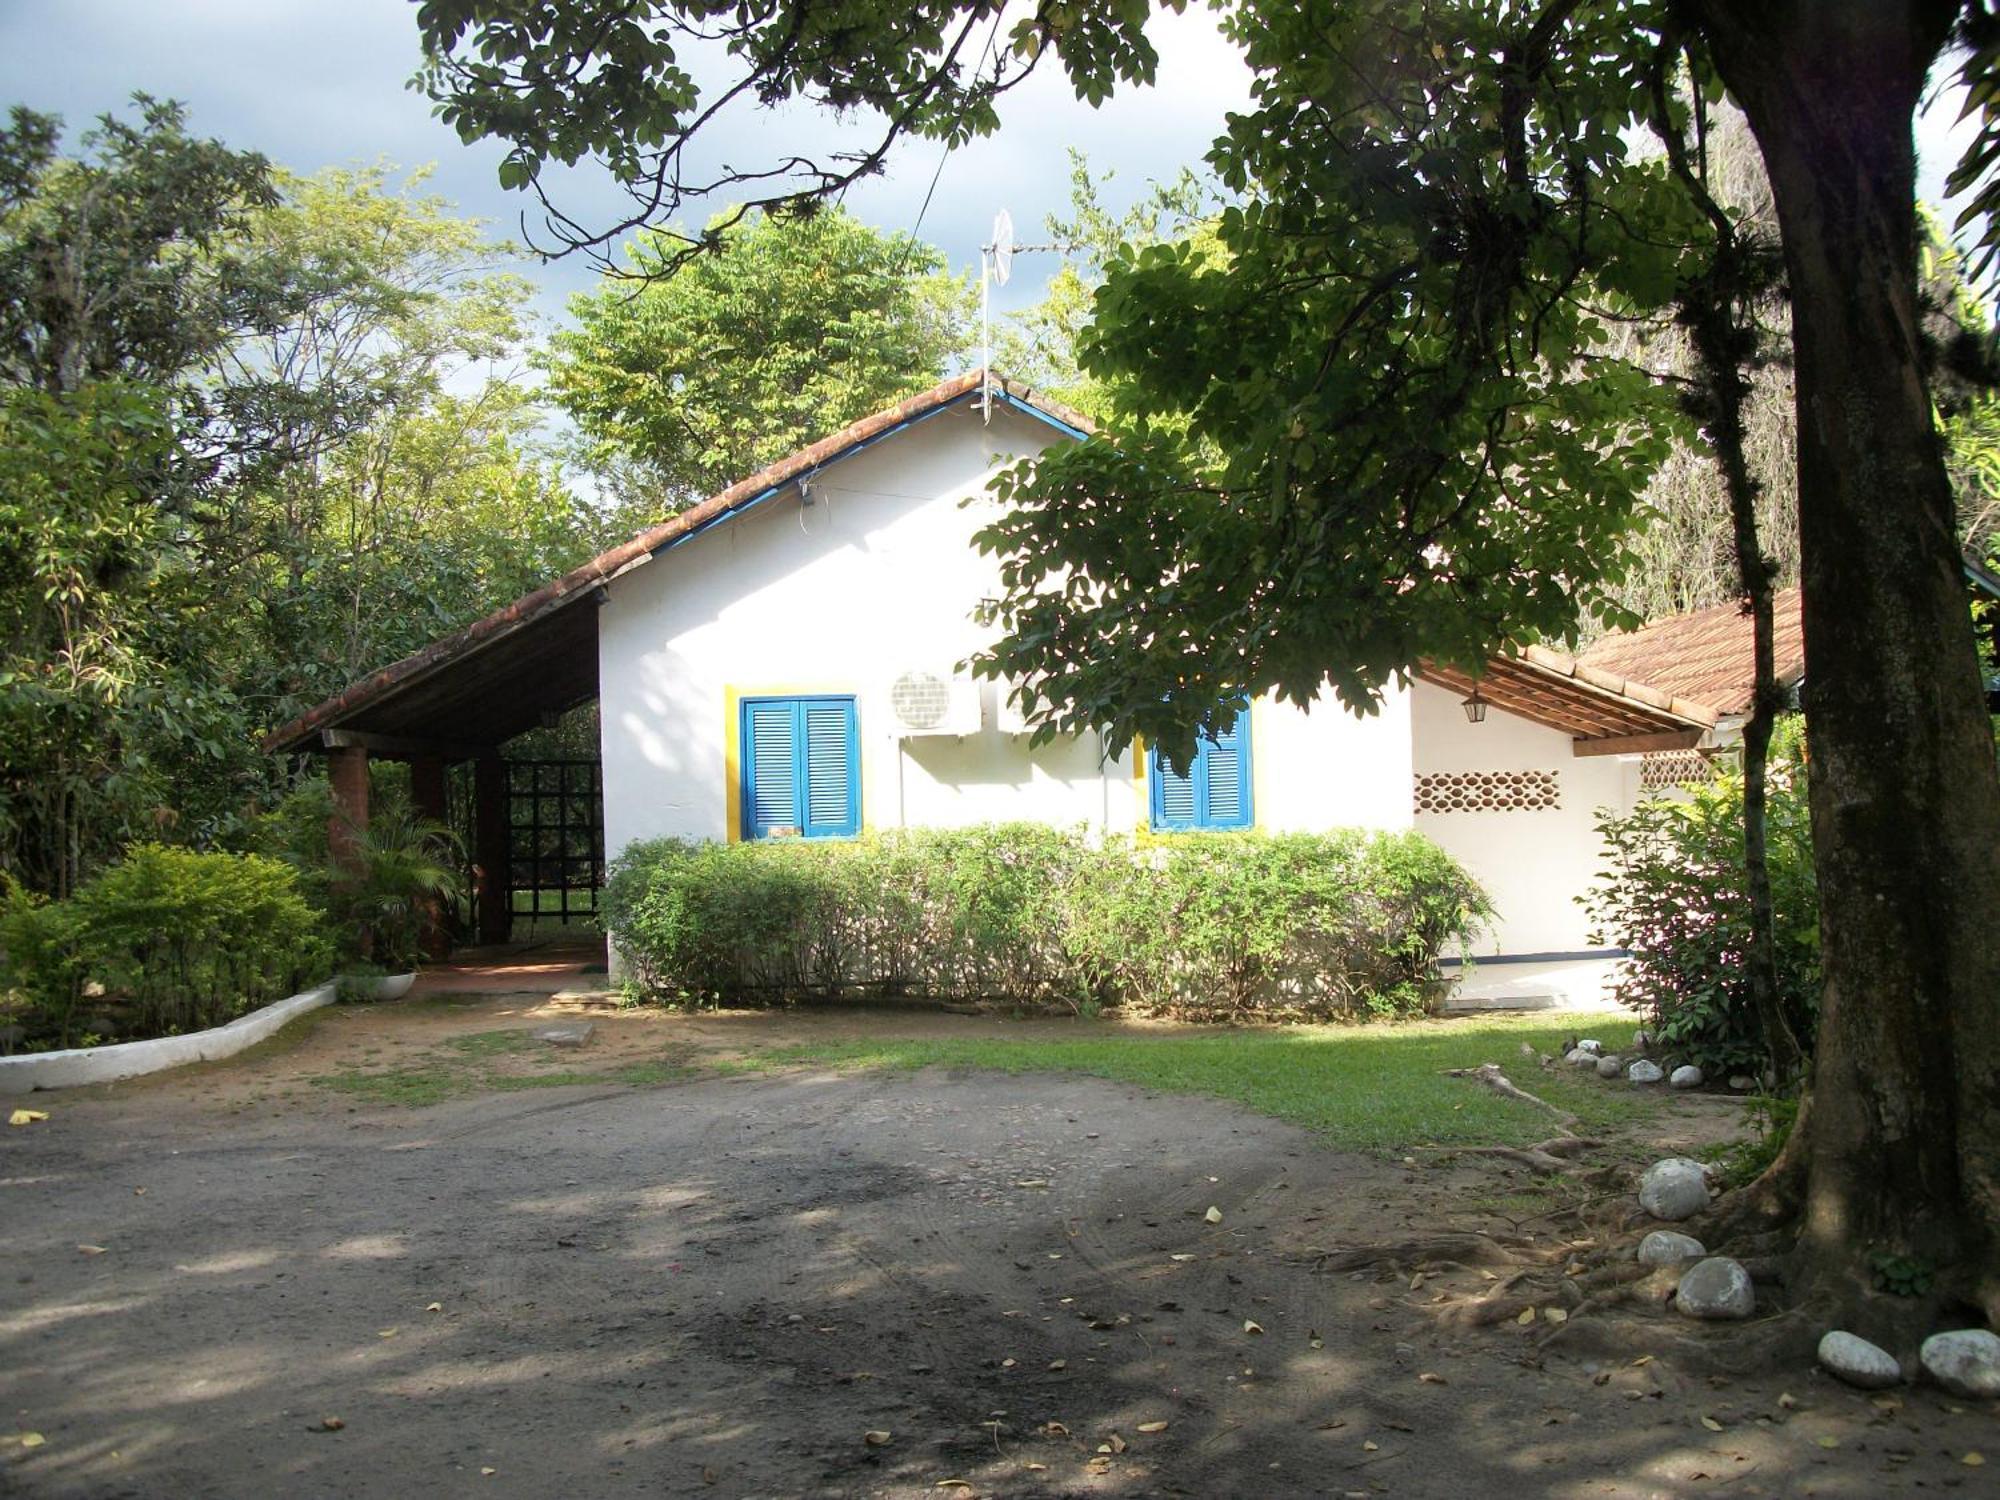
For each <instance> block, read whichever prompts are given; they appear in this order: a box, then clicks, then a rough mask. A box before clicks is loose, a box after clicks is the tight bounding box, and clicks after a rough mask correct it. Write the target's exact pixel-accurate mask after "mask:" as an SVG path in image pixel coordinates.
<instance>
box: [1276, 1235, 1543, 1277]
mask: <svg viewBox="0 0 2000 1500" xmlns="http://www.w3.org/2000/svg"><path fill="white" fill-rule="evenodd" d="M1536 1252H1539V1253H1536ZM1547 1262H1548V1251H1547V1249H1546V1247H1543V1246H1532V1247H1531V1246H1528V1245H1527V1244H1526V1243H1525V1242H1523V1243H1521V1244H1520V1245H1518V1246H1516V1245H1508V1244H1505V1243H1503V1242H1502V1241H1500V1240H1498V1239H1496V1238H1495V1237H1494V1236H1492V1235H1490V1234H1478V1233H1463V1234H1434V1235H1425V1236H1422V1237H1420V1238H1417V1239H1409V1240H1394V1241H1391V1242H1389V1243H1388V1244H1381V1245H1355V1246H1353V1247H1352V1248H1350V1249H1347V1250H1322V1251H1319V1252H1318V1253H1317V1254H1315V1255H1314V1257H1313V1269H1315V1270H1317V1271H1331V1272H1338V1271H1363V1270H1371V1269H1373V1268H1375V1267H1377V1266H1394V1267H1396V1268H1398V1269H1402V1268H1405V1267H1407V1268H1409V1269H1412V1270H1417V1269H1422V1268H1423V1267H1425V1266H1428V1265H1438V1264H1449V1263H1456V1264H1458V1265H1461V1266H1479V1265H1488V1266H1519V1265H1523V1264H1526V1265H1529V1266H1537V1265H1544V1264H1547Z"/></svg>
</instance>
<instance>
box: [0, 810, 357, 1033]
mask: <svg viewBox="0 0 2000 1500" xmlns="http://www.w3.org/2000/svg"><path fill="white" fill-rule="evenodd" d="M329 963H330V950H329V948H328V945H327V942H326V938H325V935H324V933H323V932H322V930H321V921H320V917H319V915H318V913H316V912H315V911H314V910H313V909H312V908H311V907H310V906H308V905H307V903H306V902H305V900H304V899H303V898H302V897H301V896H300V895H299V892H298V889H297V877H296V876H295V874H294V872H293V871H292V870H291V868H290V867H289V866H287V865H284V864H281V863H280V862H278V861H277V860H274V859H266V858H264V857H262V856H259V855H254V854H204V853H198V852H196V851H194V850H191V849H172V848H167V847H164V846H162V845H159V844H138V845H134V846H133V847H132V848H131V849H129V850H128V851H127V852H126V854H125V857H124V859H122V860H121V861H119V863H117V864H115V865H113V866H111V867H110V868H109V869H107V870H105V871H104V872H103V873H102V874H100V875H98V876H97V877H96V878H95V879H93V880H91V881H90V882H88V883H87V884H85V885H83V886H80V887H79V888H78V889H77V891H76V894H75V895H73V896H71V897H70V898H69V899H68V900H65V901H39V900H36V899H34V898H32V897H29V896H27V895H25V894H23V893H21V892H18V891H16V892H13V893H10V895H9V896H8V899H7V903H6V907H5V911H4V914H0V988H4V991H5V1000H6V1006H7V1010H8V1012H9V1013H10V1014H11V1015H13V1016H15V1017H17V1018H18V1019H17V1020H16V1021H15V1022H14V1023H13V1024H16V1025H19V1026H20V1027H21V1029H22V1031H23V1032H24V1033H25V1036H24V1038H23V1040H24V1042H25V1044H26V1045H28V1046H30V1047H34V1046H57V1047H61V1046H74V1045H79V1044H82V1043H85V1042H89V1041H93V1040H107V1039H110V1038H107V1037H105V1036H102V1035H93V1034H87V1033H94V1032H95V1027H94V1026H93V1027H89V1028H88V1029H86V1026H85V1023H86V1022H88V1021H90V1020H92V1019H93V1018H95V1017H97V1016H99V1015H108V1016H112V1017H115V1018H116V1022H117V1024H116V1027H115V1031H116V1037H117V1039H120V1040H128V1039H132V1038H138V1037H153V1036H173V1035H177V1034H179V1033H181V1032H186V1031H198V1030H201V1029H203V1028H204V1027H209V1026H217V1025H220V1024H222V1023H223V1022H225V1021H230V1020H233V1019H235V1018H236V1017H237V1016H240V1015H242V1014H244V1013H245V1012H247V1011H250V1010H254V1009H256V1008H257V1007H258V1006H260V1005H266V1004H269V1003H270V1002H271V1001H273V1000H280V999H283V998H284V997H285V996H286V995H289V994H292V993H294V992H295V991H297V990H299V989H301V988H303V987H304V986H306V985H308V984H313V983H316V982H318V981H319V980H321V979H324V978H325V977H326V973H327V969H328V966H329Z"/></svg>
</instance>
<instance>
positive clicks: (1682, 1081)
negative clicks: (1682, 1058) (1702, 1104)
mask: <svg viewBox="0 0 2000 1500" xmlns="http://www.w3.org/2000/svg"><path fill="white" fill-rule="evenodd" d="M1702 1077H1703V1075H1702V1071H1701V1069H1700V1068H1697V1067H1696V1066H1695V1065H1694V1064H1693V1063H1682V1064H1681V1065H1680V1066H1679V1067H1678V1068H1675V1069H1674V1071H1673V1074H1672V1076H1670V1077H1669V1078H1668V1079H1667V1082H1668V1083H1669V1084H1671V1085H1672V1086H1673V1087H1674V1088H1677V1089H1698V1088H1700V1087H1701V1085H1702Z"/></svg>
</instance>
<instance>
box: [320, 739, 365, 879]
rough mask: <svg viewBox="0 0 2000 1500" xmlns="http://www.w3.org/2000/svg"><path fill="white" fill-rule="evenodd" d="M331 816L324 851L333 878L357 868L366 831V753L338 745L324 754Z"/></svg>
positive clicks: (353, 747) (327, 821) (352, 871)
mask: <svg viewBox="0 0 2000 1500" xmlns="http://www.w3.org/2000/svg"><path fill="white" fill-rule="evenodd" d="M326 779H327V783H328V785H329V786H331V787H332V789H333V816H332V817H330V818H328V819H327V820H326V848H327V853H328V854H329V855H330V856H331V858H332V863H333V868H334V871H335V873H336V877H337V876H338V875H339V874H340V873H341V872H345V873H347V874H353V873H354V872H355V871H356V870H357V869H358V868H359V867H360V861H361V856H360V845H361V835H363V834H364V833H366V832H367V831H368V752H367V751H366V750H363V749H360V748H358V747H357V746H353V745H342V746H340V747H339V748H337V749H333V750H329V751H327V753H326Z"/></svg>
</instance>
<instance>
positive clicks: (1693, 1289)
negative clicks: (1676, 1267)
mask: <svg viewBox="0 0 2000 1500" xmlns="http://www.w3.org/2000/svg"><path fill="white" fill-rule="evenodd" d="M1674 1306H1675V1307H1677V1308H1678V1309H1680V1311H1681V1314H1682V1315H1683V1316H1685V1317H1689V1318H1700V1319H1702V1320H1703V1321H1705V1322H1713V1321H1718V1320H1726V1319H1732V1318H1747V1317H1749V1316H1750V1314H1751V1313H1753V1312H1755V1311H1756V1310H1757V1289H1756V1288H1755V1287H1753V1286H1752V1285H1751V1284H1750V1273H1749V1272H1748V1271H1746V1270H1744V1269H1743V1267H1742V1265H1741V1263H1740V1262H1737V1261H1733V1260H1731V1259H1730V1258H1729V1257H1728V1256H1726V1255H1711V1256H1710V1257H1709V1258H1708V1259H1707V1260H1699V1261H1696V1262H1695V1263H1694V1264H1693V1265H1692V1266H1690V1267H1689V1268H1688V1270H1687V1274H1686V1275H1684V1276H1682V1277H1681V1284H1680V1286H1679V1288H1678V1289H1677V1290H1676V1291H1675V1292H1674Z"/></svg>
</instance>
